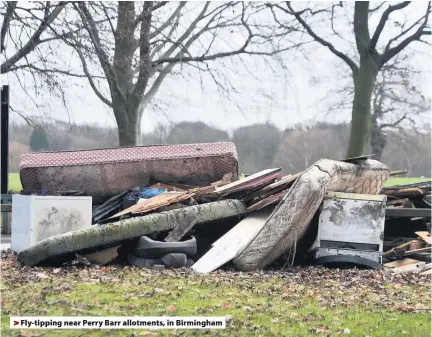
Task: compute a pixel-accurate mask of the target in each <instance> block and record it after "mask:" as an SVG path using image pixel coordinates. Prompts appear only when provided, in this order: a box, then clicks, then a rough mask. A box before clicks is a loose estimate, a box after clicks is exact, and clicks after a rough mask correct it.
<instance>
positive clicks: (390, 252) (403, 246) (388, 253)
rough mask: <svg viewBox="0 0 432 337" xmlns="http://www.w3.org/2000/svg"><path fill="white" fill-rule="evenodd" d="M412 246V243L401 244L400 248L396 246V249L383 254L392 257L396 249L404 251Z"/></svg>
mask: <svg viewBox="0 0 432 337" xmlns="http://www.w3.org/2000/svg"><path fill="white" fill-rule="evenodd" d="M410 245H411V241H408V242H404V243H402V244H400V245H399V246H396V247H394V248H392V249H390V250H388V251H386V252H385V253H384V254H383V256H387V255H391V254H393V253H394V251H395V249H402V248H403V249H405V248H409V246H410Z"/></svg>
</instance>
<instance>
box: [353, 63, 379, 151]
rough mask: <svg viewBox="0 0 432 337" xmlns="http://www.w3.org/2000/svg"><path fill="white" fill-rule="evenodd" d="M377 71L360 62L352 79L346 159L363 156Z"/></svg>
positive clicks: (371, 65)
mask: <svg viewBox="0 0 432 337" xmlns="http://www.w3.org/2000/svg"><path fill="white" fill-rule="evenodd" d="M376 75H377V71H376V70H375V68H374V66H373V64H372V63H368V62H366V61H364V62H361V64H360V68H359V69H358V71H357V73H356V75H355V77H354V100H353V107H352V118H351V135H350V140H349V145H348V152H347V158H350V157H357V156H361V155H363V154H364V153H363V151H364V149H365V146H366V144H367V143H368V141H369V133H370V125H371V99H372V90H373V87H374V85H375V80H376Z"/></svg>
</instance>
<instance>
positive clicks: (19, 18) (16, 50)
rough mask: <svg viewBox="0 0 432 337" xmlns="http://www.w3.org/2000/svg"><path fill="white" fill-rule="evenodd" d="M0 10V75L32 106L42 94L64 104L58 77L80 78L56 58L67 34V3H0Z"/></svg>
mask: <svg viewBox="0 0 432 337" xmlns="http://www.w3.org/2000/svg"><path fill="white" fill-rule="evenodd" d="M0 6H1V9H0V10H1V12H2V16H3V22H2V24H1V30H0V37H1V52H2V54H3V59H2V62H1V67H0V70H1V73H2V74H7V75H10V76H13V77H15V79H16V80H17V82H18V84H19V85H20V86H21V90H22V91H23V92H24V93H25V94H27V96H28V98H29V99H31V100H32V101H33V103H35V105H36V106H38V104H37V103H36V100H35V96H37V95H39V94H40V93H42V92H49V93H50V94H53V95H56V96H58V97H60V98H61V99H62V101H63V103H65V92H64V87H65V85H64V84H65V82H64V77H62V75H67V76H75V77H83V76H84V74H79V73H75V72H73V71H72V70H71V69H69V68H68V67H67V66H66V65H65V63H64V62H62V58H61V55H59V50H60V45H61V44H62V41H61V39H62V38H64V37H66V36H68V35H70V34H71V32H68V31H66V30H65V29H64V27H63V26H62V23H63V22H64V20H65V17H66V15H67V13H66V11H67V7H68V3H67V2H64V1H60V2H50V1H38V2H36V1H35V2H29V3H25V2H24V3H21V2H17V1H2V2H1V5H0ZM11 108H12V111H13V112H15V113H17V114H19V115H20V116H21V117H23V118H24V119H25V120H26V121H27V122H28V123H29V124H31V125H33V124H34V121H33V119H32V118H31V117H29V116H28V114H27V113H25V112H23V111H20V110H19V109H17V108H15V105H14V104H12V106H11Z"/></svg>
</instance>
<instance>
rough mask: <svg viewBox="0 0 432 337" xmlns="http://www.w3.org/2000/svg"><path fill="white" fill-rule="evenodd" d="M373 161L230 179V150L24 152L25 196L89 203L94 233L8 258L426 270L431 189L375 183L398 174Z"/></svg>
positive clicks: (48, 241)
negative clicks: (52, 194) (35, 193)
mask: <svg viewBox="0 0 432 337" xmlns="http://www.w3.org/2000/svg"><path fill="white" fill-rule="evenodd" d="M371 157H372V156H371V155H367V156H360V157H356V158H349V159H345V160H341V161H335V160H328V159H322V160H320V161H318V162H316V163H315V164H313V165H312V166H311V167H309V168H308V169H307V170H305V171H303V172H297V173H292V174H284V173H283V172H282V171H281V169H280V168H272V169H267V170H263V171H261V172H257V173H255V174H251V175H247V176H246V177H245V178H243V179H239V178H238V162H237V153H236V150H235V146H234V144H232V143H212V144H189V145H170V146H147V147H133V148H121V149H107V150H90V151H76V152H58V153H37V154H30V155H25V156H23V160H22V163H21V172H20V173H21V177H22V184H23V186H24V187H25V189H26V191H28V190H39V191H40V190H42V191H49V190H52V191H61V190H64V191H71V192H70V193H72V192H73V193H75V194H71V195H72V196H71V198H73V197H77V193H78V194H84V195H86V196H91V197H92V198H93V212H92V216H91V217H92V223H93V226H91V227H90V228H86V229H82V230H78V231H76V230H73V231H67V230H66V231H63V232H61V233H60V234H58V235H53V236H50V237H48V238H45V239H43V240H39V242H35V243H34V244H32V245H31V246H30V247H26V249H20V250H19V252H18V256H17V263H18V264H19V265H20V266H35V265H41V264H55V265H61V264H62V263H64V262H70V261H71V259H73V257H74V256H78V257H80V258H83V257H84V258H85V259H86V261H88V262H90V263H91V264H98V265H107V264H113V263H119V262H126V263H129V264H131V265H134V266H137V267H140V268H183V267H192V269H193V270H195V271H196V272H199V273H209V272H212V271H214V270H216V269H218V268H220V267H222V266H224V265H226V264H228V265H231V266H234V267H235V268H236V269H238V270H240V271H252V270H257V269H262V268H265V267H267V266H278V264H279V263H280V264H281V265H283V266H284V268H286V267H289V266H292V265H293V264H294V263H297V262H298V261H309V262H307V263H313V264H320V263H324V264H328V263H335V262H338V263H341V262H343V263H349V264H355V265H363V266H367V267H372V268H382V267H383V266H384V267H385V268H386V269H389V270H393V271H395V273H398V274H405V273H413V272H415V273H428V272H430V270H432V268H431V259H430V252H431V242H432V238H431V236H430V212H431V196H430V194H431V184H430V182H426V183H419V184H410V185H405V186H396V187H389V188H383V184H384V182H385V181H386V179H387V178H388V176H389V175H400V174H405V173H406V171H393V172H390V170H389V169H388V168H387V167H386V166H385V165H384V164H382V163H380V162H379V161H376V160H373V159H371ZM89 158H91V159H89ZM33 178H34V179H35V180H32V179H33ZM83 191H85V192H83ZM44 193H45V192H44ZM12 232H13V230H12ZM428 255H429V257H428ZM308 258H312V259H309V260H307V259H308ZM88 262H86V263H88ZM229 262H232V263H229ZM103 268H106V267H103ZM346 330H347V329H346ZM345 333H346V332H345Z"/></svg>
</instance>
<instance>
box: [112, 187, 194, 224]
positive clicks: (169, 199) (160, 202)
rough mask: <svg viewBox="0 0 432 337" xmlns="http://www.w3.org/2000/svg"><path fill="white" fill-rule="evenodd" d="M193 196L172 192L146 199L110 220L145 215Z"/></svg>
mask: <svg viewBox="0 0 432 337" xmlns="http://www.w3.org/2000/svg"><path fill="white" fill-rule="evenodd" d="M192 196H193V194H190V193H183V192H170V193H163V194H159V195H157V196H155V197H153V198H150V199H146V200H145V201H143V202H140V203H137V204H135V205H133V206H131V207H129V208H126V209H124V210H123V211H121V212H119V213H117V214H115V215H113V216H112V217H110V218H109V219H113V218H118V217H120V216H122V215H125V214H143V213H148V212H150V211H153V210H156V209H158V208H160V207H163V206H168V205H172V204H175V203H178V202H181V201H184V200H187V199H189V198H190V197H192Z"/></svg>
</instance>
